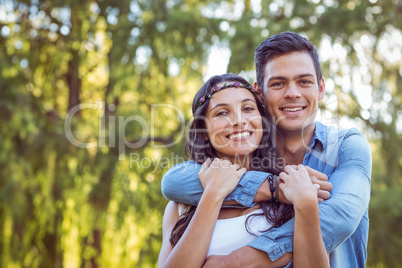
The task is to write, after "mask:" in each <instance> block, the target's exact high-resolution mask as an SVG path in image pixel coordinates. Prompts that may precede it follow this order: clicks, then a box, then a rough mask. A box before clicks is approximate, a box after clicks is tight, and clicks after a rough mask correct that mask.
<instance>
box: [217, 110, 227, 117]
mask: <svg viewBox="0 0 402 268" xmlns="http://www.w3.org/2000/svg"><path fill="white" fill-rule="evenodd" d="M227 114H228V112H226V111H220V112H217V113H216V115H215V116H225V115H227Z"/></svg>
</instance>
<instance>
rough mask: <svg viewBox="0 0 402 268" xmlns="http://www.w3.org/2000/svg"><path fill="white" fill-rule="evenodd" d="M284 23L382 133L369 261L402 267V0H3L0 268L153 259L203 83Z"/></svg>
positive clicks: (247, 71) (241, 60)
mask: <svg viewBox="0 0 402 268" xmlns="http://www.w3.org/2000/svg"><path fill="white" fill-rule="evenodd" d="M282 31H295V32H298V33H300V34H301V35H303V36H305V37H307V38H308V39H309V40H311V41H312V42H313V43H314V44H315V45H316V46H317V48H318V51H319V55H320V60H321V64H322V68H323V75H324V78H325V83H326V96H325V98H324V100H323V101H322V103H321V112H320V114H319V115H318V117H317V119H318V120H319V121H322V122H324V123H326V124H331V125H334V126H337V127H343V128H348V127H356V128H358V129H360V130H361V131H362V132H363V133H364V134H365V136H366V137H367V138H368V140H369V141H370V144H371V148H372V152H373V176H372V197H371V202H370V213H369V215H370V236H369V245H368V262H367V267H372V268H374V267H378V268H380V267H381V268H382V267H399V266H401V265H402V255H401V254H400V253H401V252H402V227H401V226H402V225H401V224H400V223H401V222H402V202H401V198H400V197H401V196H402V178H401V174H402V110H401V106H402V104H401V100H402V1H401V0H382V1H381V0H378V1H377V0H368V1H366V0H339V1H334V0H322V1H321V0H307V1H306V0H293V1H290V0H249V1H248V0H231V1H230V0H228V1H219V0H208V1H198V0H187V1H186V0H168V1H162V0H133V1H128V0H127V1H126V0H122V1H111V0H108V1H101V0H99V1H82V0H69V1H50V0H46V1H39V0H33V1H12V0H0V58H1V60H0V73H1V79H0V103H1V104H0V126H1V127H0V145H1V150H0V200H1V201H0V234H1V235H0V267H57V268H58V267H156V262H157V257H158V253H159V248H160V246H161V224H162V216H163V211H164V207H165V205H166V204H167V200H166V199H165V198H164V197H163V196H162V194H161V191H160V181H161V178H162V176H163V174H164V173H165V172H166V171H167V170H168V169H169V168H170V167H171V166H172V165H174V164H177V163H179V162H182V161H185V160H186V157H185V155H184V151H183V144H184V142H185V135H186V129H187V127H188V124H189V122H191V109H190V107H191V103H192V99H193V96H194V94H195V92H196V91H197V90H198V89H199V88H200V87H201V85H202V84H203V82H204V81H206V80H207V79H208V78H209V77H210V76H212V75H215V74H221V73H225V72H234V73H239V74H241V75H242V76H244V77H246V78H247V79H248V80H249V81H250V82H254V81H255V69H254V50H255V48H256V47H257V46H258V45H259V43H260V42H261V41H262V40H264V39H265V38H266V37H268V36H271V35H274V34H276V33H279V32H282Z"/></svg>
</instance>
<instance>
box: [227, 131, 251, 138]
mask: <svg viewBox="0 0 402 268" xmlns="http://www.w3.org/2000/svg"><path fill="white" fill-rule="evenodd" d="M248 136H250V132H241V133H236V134H232V135H230V136H229V139H236V138H243V137H248Z"/></svg>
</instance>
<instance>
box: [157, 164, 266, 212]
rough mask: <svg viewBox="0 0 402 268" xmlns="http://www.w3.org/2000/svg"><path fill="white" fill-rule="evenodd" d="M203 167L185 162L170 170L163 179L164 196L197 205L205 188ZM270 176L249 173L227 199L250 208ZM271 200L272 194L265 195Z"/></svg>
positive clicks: (254, 172) (256, 172)
mask: <svg viewBox="0 0 402 268" xmlns="http://www.w3.org/2000/svg"><path fill="white" fill-rule="evenodd" d="M200 169H201V165H199V164H197V163H195V162H194V161H188V162H183V163H180V164H177V165H175V166H173V167H172V168H171V169H169V170H168V171H167V172H166V173H165V175H164V176H163V178H162V186H161V187H162V194H163V195H164V196H165V197H166V198H167V199H169V200H171V201H175V202H179V203H184V204H188V205H193V206H195V205H197V204H198V202H199V200H200V199H201V196H202V193H203V191H204V188H203V186H202V184H201V182H200V180H199V178H198V173H199V172H200ZM267 176H268V174H267V173H264V172H259V171H248V172H246V174H245V175H244V176H243V177H242V178H241V180H240V182H239V184H238V185H237V187H236V189H235V190H234V191H233V192H232V193H231V194H230V195H229V196H228V197H227V198H226V199H225V201H226V202H225V204H228V203H227V202H228V201H236V202H237V203H239V204H241V205H243V206H247V207H250V206H252V204H253V200H254V196H255V194H256V193H257V190H258V189H259V188H260V186H261V184H262V183H263V182H264V181H265V180H266V178H267ZM264 195H265V196H266V198H267V200H269V198H270V197H271V193H270V192H269V190H268V192H267V193H265V194H264Z"/></svg>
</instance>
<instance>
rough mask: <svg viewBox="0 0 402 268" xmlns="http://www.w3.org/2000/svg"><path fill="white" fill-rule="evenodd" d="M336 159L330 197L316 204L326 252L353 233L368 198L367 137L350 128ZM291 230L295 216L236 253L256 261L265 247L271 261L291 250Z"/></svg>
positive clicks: (369, 175)
mask: <svg viewBox="0 0 402 268" xmlns="http://www.w3.org/2000/svg"><path fill="white" fill-rule="evenodd" d="M338 159H339V162H338V166H337V167H336V169H335V171H334V172H333V173H332V174H331V176H330V178H329V180H330V182H331V183H332V184H333V190H332V192H331V198H330V199H328V200H327V201H325V202H320V204H319V211H320V225H321V231H322V235H323V238H324V243H325V247H326V250H327V252H328V253H331V252H332V251H333V250H334V249H335V248H336V247H337V246H338V245H340V244H341V243H342V242H343V241H345V240H346V239H347V238H348V237H350V236H351V235H352V234H353V233H354V231H355V230H356V228H357V226H358V225H359V223H360V221H361V220H362V218H363V215H364V213H365V212H366V210H367V209H368V204H369V200H370V181H371V166H372V162H371V161H372V160H371V150H370V147H369V144H368V142H367V140H366V139H365V138H364V137H363V136H362V135H361V134H360V133H359V132H357V131H352V133H350V134H349V136H348V137H346V138H345V139H344V140H343V142H342V144H341V147H340V148H339V158H338ZM293 231H294V218H293V219H291V220H290V221H288V222H287V223H285V224H284V225H282V226H281V227H279V228H275V229H272V230H270V231H269V232H267V233H264V234H262V235H261V236H259V237H257V238H256V239H254V240H253V241H252V242H250V243H249V245H248V246H250V247H252V248H254V249H255V251H254V252H253V251H251V250H250V248H249V247H248V248H246V247H245V248H241V249H239V250H237V252H236V254H237V255H242V256H243V258H245V261H246V262H247V261H249V262H258V261H261V260H262V258H261V256H264V255H261V254H259V253H260V251H264V252H266V253H267V254H268V256H269V258H270V259H271V260H272V261H275V260H278V259H280V258H281V256H283V254H284V253H286V252H291V251H292V250H293V249H292V244H293ZM242 251H244V252H242ZM246 252H247V254H243V253H246ZM264 257H265V256H264ZM228 258H230V255H228ZM233 258H235V256H233Z"/></svg>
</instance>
